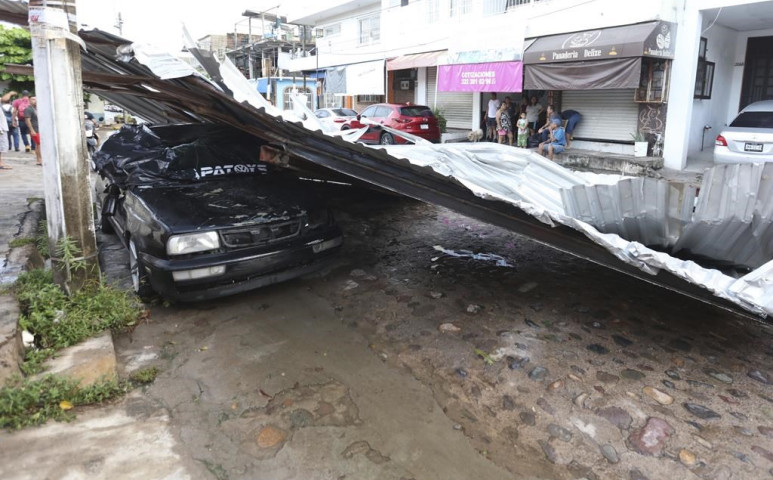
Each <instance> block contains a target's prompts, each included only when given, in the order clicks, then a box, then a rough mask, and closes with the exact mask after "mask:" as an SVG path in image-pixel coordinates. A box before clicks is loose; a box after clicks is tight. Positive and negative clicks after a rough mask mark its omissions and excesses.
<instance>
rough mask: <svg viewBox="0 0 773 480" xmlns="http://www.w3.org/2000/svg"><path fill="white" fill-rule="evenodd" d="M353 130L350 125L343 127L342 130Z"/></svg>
mask: <svg viewBox="0 0 773 480" xmlns="http://www.w3.org/2000/svg"><path fill="white" fill-rule="evenodd" d="M351 129H352V127H350V126H349V125H344V126H342V127H341V130H351Z"/></svg>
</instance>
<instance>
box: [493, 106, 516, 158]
mask: <svg viewBox="0 0 773 480" xmlns="http://www.w3.org/2000/svg"><path fill="white" fill-rule="evenodd" d="M496 119H497V135H498V137H499V138H498V142H499V143H505V138H507V141H508V144H509V145H510V146H511V147H512V146H513V122H512V119H511V118H510V109H509V108H508V105H507V102H505V103H503V104H502V105H500V106H499V110H497V117H496Z"/></svg>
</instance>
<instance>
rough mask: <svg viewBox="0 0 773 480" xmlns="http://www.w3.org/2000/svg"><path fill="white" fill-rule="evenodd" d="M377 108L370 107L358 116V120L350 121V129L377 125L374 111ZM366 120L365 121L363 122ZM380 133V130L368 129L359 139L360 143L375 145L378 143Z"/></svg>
mask: <svg viewBox="0 0 773 480" xmlns="http://www.w3.org/2000/svg"><path fill="white" fill-rule="evenodd" d="M377 109H378V107H377V106H376V105H371V106H369V107H368V108H366V109H365V110H363V111H362V113H361V114H360V120H359V121H358V120H357V119H354V120H352V128H362V127H364V126H366V125H370V124H372V123H378V118H377V117H376V111H377ZM363 120H367V121H363ZM380 133H381V129H380V128H373V127H370V128H368V131H367V132H365V134H364V135H362V136H361V137H360V141H361V142H363V143H376V142H378V138H379V135H380Z"/></svg>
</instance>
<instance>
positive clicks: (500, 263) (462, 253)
mask: <svg viewBox="0 0 773 480" xmlns="http://www.w3.org/2000/svg"><path fill="white" fill-rule="evenodd" d="M434 248H435V250H437V251H438V252H443V253H445V254H446V255H449V256H451V257H458V258H472V259H473V260H482V261H484V262H494V263H495V264H496V266H497V267H507V268H515V265H512V264H510V263H509V262H508V261H507V259H505V257H503V256H501V255H494V254H493V253H474V252H471V251H469V250H459V251H458V252H455V251H453V250H448V249H445V248H443V247H441V246H440V245H435V246H434Z"/></svg>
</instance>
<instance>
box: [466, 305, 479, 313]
mask: <svg viewBox="0 0 773 480" xmlns="http://www.w3.org/2000/svg"><path fill="white" fill-rule="evenodd" d="M481 308H482V307H481V306H480V305H475V304H474V303H471V304H469V305H467V313H478V312H480V311H481Z"/></svg>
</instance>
